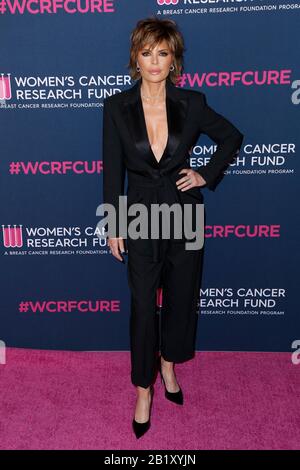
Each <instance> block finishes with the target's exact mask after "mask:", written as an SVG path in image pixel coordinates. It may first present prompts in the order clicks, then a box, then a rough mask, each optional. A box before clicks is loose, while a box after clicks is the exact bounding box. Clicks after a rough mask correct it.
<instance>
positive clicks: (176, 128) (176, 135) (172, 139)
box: [166, 97, 188, 156]
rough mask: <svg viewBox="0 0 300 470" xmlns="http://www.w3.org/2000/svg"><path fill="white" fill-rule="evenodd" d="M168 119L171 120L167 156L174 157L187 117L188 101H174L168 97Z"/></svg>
mask: <svg viewBox="0 0 300 470" xmlns="http://www.w3.org/2000/svg"><path fill="white" fill-rule="evenodd" d="M167 105H168V107H169V108H168V119H169V140H168V145H167V152H166V153H167V154H169V155H170V156H172V155H174V153H175V152H176V150H177V148H178V146H179V144H180V142H181V141H182V133H183V129H184V125H185V122H186V117H187V110H188V101H187V100H186V99H177V100H173V99H171V98H170V97H167Z"/></svg>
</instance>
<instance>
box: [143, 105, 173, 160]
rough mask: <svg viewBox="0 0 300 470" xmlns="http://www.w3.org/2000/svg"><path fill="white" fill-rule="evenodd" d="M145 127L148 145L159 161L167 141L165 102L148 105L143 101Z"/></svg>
mask: <svg viewBox="0 0 300 470" xmlns="http://www.w3.org/2000/svg"><path fill="white" fill-rule="evenodd" d="M143 109H144V116H145V123H146V129H147V134H148V140H149V145H150V147H151V150H152V152H153V154H154V156H155V158H156V160H157V161H158V162H159V161H160V159H161V158H162V156H163V154H164V151H165V148H166V145H167V141H168V121H167V110H166V104H165V103H161V104H159V105H150V104H148V103H143Z"/></svg>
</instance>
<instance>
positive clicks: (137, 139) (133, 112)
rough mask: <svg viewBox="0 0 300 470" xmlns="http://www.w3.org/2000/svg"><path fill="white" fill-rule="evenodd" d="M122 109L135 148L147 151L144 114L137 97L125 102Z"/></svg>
mask: <svg viewBox="0 0 300 470" xmlns="http://www.w3.org/2000/svg"><path fill="white" fill-rule="evenodd" d="M124 110H125V119H126V123H127V125H128V128H129V131H130V133H131V135H132V138H133V142H134V144H135V146H136V148H137V150H138V151H139V152H142V153H145V152H147V151H148V150H149V149H148V138H147V134H145V125H144V121H143V118H144V116H143V111H142V109H141V103H140V100H138V99H137V100H135V101H133V102H129V103H125V105H124Z"/></svg>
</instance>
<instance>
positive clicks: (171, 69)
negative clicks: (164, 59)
mask: <svg viewBox="0 0 300 470" xmlns="http://www.w3.org/2000/svg"><path fill="white" fill-rule="evenodd" d="M173 70H175V67H174V65H173V64H172V65H171V67H170V72H173Z"/></svg>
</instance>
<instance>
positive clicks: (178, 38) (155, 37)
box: [127, 16, 185, 84]
mask: <svg viewBox="0 0 300 470" xmlns="http://www.w3.org/2000/svg"><path fill="white" fill-rule="evenodd" d="M164 39H165V40H166V41H167V43H168V46H169V48H170V50H171V52H172V53H173V54H174V67H175V68H174V70H173V71H170V80H171V81H172V82H173V83H174V84H175V83H176V82H177V79H178V77H179V76H180V75H181V71H182V69H183V52H184V50H185V47H184V40H183V36H182V34H181V32H180V31H179V29H178V26H177V24H176V23H175V21H173V20H168V19H160V18H158V17H156V16H152V17H148V18H145V19H143V20H139V21H138V22H137V24H136V27H135V28H134V30H133V31H132V32H131V35H130V41H131V47H130V60H129V63H128V64H127V67H128V68H129V73H130V76H131V78H132V79H133V80H137V79H139V78H140V76H141V74H140V72H138V71H137V70H136V62H137V56H138V52H139V51H140V50H141V49H142V48H143V47H144V46H145V45H146V44H149V45H150V47H152V46H155V45H156V44H159V43H160V42H161V41H163V40H164Z"/></svg>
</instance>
